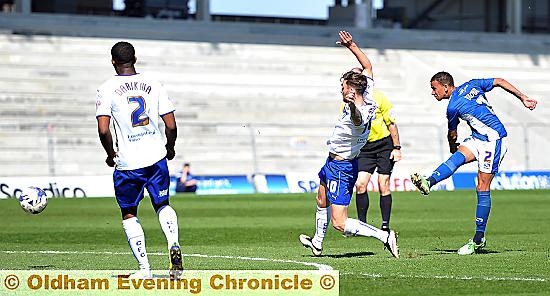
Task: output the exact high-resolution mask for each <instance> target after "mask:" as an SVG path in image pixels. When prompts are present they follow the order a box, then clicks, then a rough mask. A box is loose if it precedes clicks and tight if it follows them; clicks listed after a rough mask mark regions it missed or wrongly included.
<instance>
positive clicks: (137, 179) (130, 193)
mask: <svg viewBox="0 0 550 296" xmlns="http://www.w3.org/2000/svg"><path fill="white" fill-rule="evenodd" d="M111 56H112V60H111V63H112V64H113V67H114V68H115V72H116V74H117V75H115V76H113V77H111V78H109V79H108V80H107V81H105V82H104V83H103V84H102V85H101V86H100V87H99V88H98V90H97V97H96V118H97V126H98V133H99V138H100V140H101V144H102V146H103V148H104V149H105V152H107V159H106V160H105V162H106V163H107V165H108V166H110V167H115V170H114V172H113V182H114V187H115V195H116V200H117V203H118V205H119V207H120V211H121V213H122V226H123V228H124V232H125V233H126V237H127V239H128V244H129V245H130V249H131V250H132V253H133V254H134V256H135V257H136V259H137V261H138V264H139V268H140V270H139V271H138V272H136V273H135V274H134V275H133V276H134V277H136V278H148V277H151V271H150V265H149V261H148V259H147V252H146V249H145V237H144V234H143V229H142V227H141V224H140V223H139V220H138V217H137V209H138V204H139V202H140V201H141V200H142V199H143V195H144V189H147V191H148V192H149V196H150V197H151V203H152V204H153V208H154V209H155V211H156V212H157V215H158V219H159V222H160V225H161V228H162V230H163V232H164V234H165V236H166V240H167V241H168V249H169V254H170V275H171V276H172V277H177V276H178V275H179V273H180V271H181V270H182V269H183V264H182V256H181V250H180V246H179V242H178V240H179V238H178V218H177V215H176V212H175V211H174V209H173V208H172V207H171V206H170V205H169V200H168V196H169V190H168V188H169V185H170V175H169V173H168V166H167V159H168V160H171V159H173V158H174V156H175V154H176V153H175V151H174V145H175V143H176V137H177V126H176V120H175V117H174V105H173V104H172V102H171V101H170V99H169V98H168V95H167V92H166V89H165V88H164V87H163V86H162V84H160V83H159V82H158V81H156V80H155V79H152V78H151V77H149V76H147V75H144V74H141V73H137V72H136V69H135V67H134V65H135V63H136V57H135V50H134V47H133V46H132V44H130V43H128V42H122V41H121V42H118V43H116V44H115V45H114V46H113V47H112V49H111ZM159 117H160V118H162V120H163V121H164V125H165V132H164V133H165V135H166V144H165V142H164V138H163V136H162V134H161V130H160V128H159ZM111 118H112V119H113V120H114V130H115V136H116V142H115V145H116V150H115V148H114V147H113V137H112V135H111V131H110V130H109V124H110V121H111Z"/></svg>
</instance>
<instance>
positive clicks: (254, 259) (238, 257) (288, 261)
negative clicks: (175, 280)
mask: <svg viewBox="0 0 550 296" xmlns="http://www.w3.org/2000/svg"><path fill="white" fill-rule="evenodd" d="M0 252H1V253H5V254H56V255H57V254H61V255H69V254H90V255H131V253H130V252H109V251H103V252H94V251H0ZM147 255H149V256H167V255H168V253H160V252H157V253H147ZM182 255H183V256H184V257H200V258H222V259H238V260H249V261H269V262H277V263H294V264H301V265H306V266H313V267H315V268H317V269H318V270H333V268H332V267H331V266H330V265H326V264H321V263H313V262H303V261H295V260H283V259H269V258H259V257H243V256H225V255H203V254H182Z"/></svg>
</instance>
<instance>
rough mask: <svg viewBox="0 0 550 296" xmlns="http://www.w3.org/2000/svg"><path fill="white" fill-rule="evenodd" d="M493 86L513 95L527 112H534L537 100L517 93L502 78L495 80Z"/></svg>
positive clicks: (516, 90)
mask: <svg viewBox="0 0 550 296" xmlns="http://www.w3.org/2000/svg"><path fill="white" fill-rule="evenodd" d="M493 85H494V86H498V87H500V88H502V89H504V90H505V91H507V92H509V93H511V94H512V95H514V96H515V97H516V98H518V99H519V100H520V101H521V102H522V103H523V106H525V107H526V108H528V109H529V110H534V109H535V108H536V107H537V100H535V99H531V98H529V97H528V96H526V95H525V94H523V93H522V92H521V91H519V90H518V89H517V88H516V87H515V86H513V85H512V84H511V83H510V82H508V81H506V80H504V79H502V78H495V80H494V82H493Z"/></svg>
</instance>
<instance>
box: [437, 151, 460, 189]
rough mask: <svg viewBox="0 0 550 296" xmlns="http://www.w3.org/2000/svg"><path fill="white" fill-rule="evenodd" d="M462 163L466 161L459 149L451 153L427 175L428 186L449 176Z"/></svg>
mask: <svg viewBox="0 0 550 296" xmlns="http://www.w3.org/2000/svg"><path fill="white" fill-rule="evenodd" d="M464 163H466V157H465V156H464V154H462V153H461V152H460V151H457V152H455V153H453V155H451V157H450V158H449V159H447V161H445V162H444V163H442V164H441V165H440V166H439V167H438V168H437V169H435V171H434V172H433V173H432V175H431V176H430V177H428V181H430V187H432V186H434V185H435V184H437V183H439V182H441V181H443V180H445V179H447V178H449V177H450V176H451V175H452V174H453V173H454V172H455V171H456V170H457V169H458V168H459V167H460V166H461V165H463V164H464Z"/></svg>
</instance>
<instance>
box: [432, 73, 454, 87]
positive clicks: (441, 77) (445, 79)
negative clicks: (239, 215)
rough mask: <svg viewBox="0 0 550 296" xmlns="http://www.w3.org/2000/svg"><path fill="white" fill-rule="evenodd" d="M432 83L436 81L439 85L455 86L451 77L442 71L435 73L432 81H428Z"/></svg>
mask: <svg viewBox="0 0 550 296" xmlns="http://www.w3.org/2000/svg"><path fill="white" fill-rule="evenodd" d="M432 81H437V82H439V83H441V84H447V85H449V86H455V81H454V79H453V76H452V75H451V74H449V73H447V72H444V71H441V72H437V73H435V74H434V76H432V79H431V80H430V82H432Z"/></svg>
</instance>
